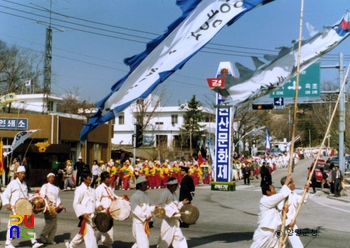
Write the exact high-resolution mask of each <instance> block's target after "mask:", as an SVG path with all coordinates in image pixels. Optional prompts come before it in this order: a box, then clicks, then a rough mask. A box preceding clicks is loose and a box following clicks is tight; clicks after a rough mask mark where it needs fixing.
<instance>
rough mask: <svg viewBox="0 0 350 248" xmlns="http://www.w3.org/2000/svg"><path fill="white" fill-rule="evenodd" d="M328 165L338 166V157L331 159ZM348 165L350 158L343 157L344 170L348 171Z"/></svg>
mask: <svg viewBox="0 0 350 248" xmlns="http://www.w3.org/2000/svg"><path fill="white" fill-rule="evenodd" d="M329 163H333V164H334V165H339V157H338V156H337V157H333V158H331V160H330V161H329ZM349 165H350V156H345V170H349Z"/></svg>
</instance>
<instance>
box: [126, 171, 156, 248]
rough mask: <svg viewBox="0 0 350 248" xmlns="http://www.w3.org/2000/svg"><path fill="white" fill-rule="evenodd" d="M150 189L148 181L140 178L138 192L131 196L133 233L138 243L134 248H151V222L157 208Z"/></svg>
mask: <svg viewBox="0 0 350 248" xmlns="http://www.w3.org/2000/svg"><path fill="white" fill-rule="evenodd" d="M147 188H148V183H147V179H146V178H145V177H144V176H139V177H138V178H137V179H136V192H135V193H134V194H133V195H132V196H131V198H130V203H131V211H132V215H133V218H132V233H133V236H134V238H135V239H136V242H135V243H134V245H133V246H132V248H137V247H149V238H148V235H149V234H150V231H149V222H150V221H151V220H152V213H153V212H154V210H155V207H156V206H153V204H152V202H151V200H150V198H149V197H148V194H147V193H146V190H147Z"/></svg>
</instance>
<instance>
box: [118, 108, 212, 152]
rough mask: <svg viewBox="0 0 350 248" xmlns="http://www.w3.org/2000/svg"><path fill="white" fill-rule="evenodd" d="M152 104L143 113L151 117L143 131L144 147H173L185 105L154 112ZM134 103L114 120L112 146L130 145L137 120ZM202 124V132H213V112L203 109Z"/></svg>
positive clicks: (179, 131) (178, 132) (177, 137)
mask: <svg viewBox="0 0 350 248" xmlns="http://www.w3.org/2000/svg"><path fill="white" fill-rule="evenodd" d="M154 107H155V105H154V104H151V106H149V107H148V109H147V110H146V111H145V112H146V116H148V115H151V116H152V118H151V119H150V121H149V123H148V125H147V126H146V128H145V129H144V130H143V136H144V145H150V146H152V145H153V146H156V145H157V144H159V143H160V144H162V145H165V144H166V145H167V147H169V148H171V147H175V146H176V145H175V144H176V143H177V141H179V138H180V136H181V132H183V131H181V129H180V128H181V127H182V125H183V124H184V114H185V113H186V111H187V110H188V109H187V105H186V104H182V105H181V106H163V107H161V106H158V107H157V108H156V110H155V111H154ZM136 109H137V106H136V103H134V104H132V105H130V106H129V107H128V108H126V109H125V110H124V111H123V112H121V113H119V114H118V115H117V116H116V118H115V123H114V135H113V138H112V143H113V144H122V145H131V144H132V143H133V142H132V139H133V134H134V130H135V123H136V119H137V111H136ZM202 111H203V117H204V122H200V123H199V124H201V125H205V127H204V128H203V130H213V127H214V122H215V112H214V111H213V110H210V109H207V108H203V109H202Z"/></svg>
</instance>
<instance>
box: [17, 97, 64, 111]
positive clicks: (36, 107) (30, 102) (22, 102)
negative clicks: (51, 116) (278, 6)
mask: <svg viewBox="0 0 350 248" xmlns="http://www.w3.org/2000/svg"><path fill="white" fill-rule="evenodd" d="M44 99H45V95H44V94H23V95H17V100H16V101H14V102H12V103H11V105H12V107H13V108H16V109H23V110H29V111H33V112H38V113H40V112H45V113H46V112H57V103H58V102H60V101H63V98H61V97H57V96H53V95H49V96H48V99H49V101H48V111H46V110H45V109H44V108H45V104H44V102H45V101H44ZM45 100H46V99H45Z"/></svg>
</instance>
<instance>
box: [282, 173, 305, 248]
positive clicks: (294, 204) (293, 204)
mask: <svg viewBox="0 0 350 248" xmlns="http://www.w3.org/2000/svg"><path fill="white" fill-rule="evenodd" d="M286 178H287V177H282V178H281V184H282V185H284V184H285V181H286ZM288 187H289V189H290V190H291V192H290V194H289V196H288V213H287V218H286V222H285V223H286V228H285V230H286V231H287V230H288V228H291V230H290V231H288V233H287V234H285V235H288V240H289V242H290V244H291V246H292V247H293V248H303V247H304V245H303V243H302V242H301V240H300V237H299V236H298V235H297V234H296V233H295V231H294V230H297V229H298V226H297V225H296V224H295V221H292V220H293V218H294V216H295V214H296V212H297V209H298V206H299V204H300V202H301V198H302V197H301V195H298V194H297V193H295V192H294V190H295V184H294V182H291V183H289V185H288ZM309 187H310V185H309V184H305V186H304V189H306V190H309ZM308 197H309V194H306V196H305V198H304V202H303V204H305V203H306V201H307V198H308ZM283 205H284V201H281V202H280V203H279V204H278V209H280V210H281V209H282V208H283Z"/></svg>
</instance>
